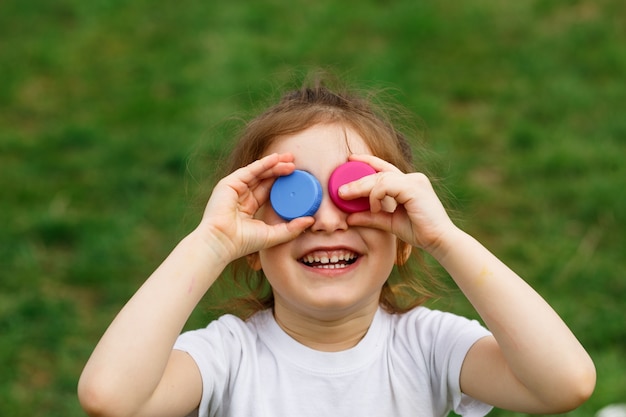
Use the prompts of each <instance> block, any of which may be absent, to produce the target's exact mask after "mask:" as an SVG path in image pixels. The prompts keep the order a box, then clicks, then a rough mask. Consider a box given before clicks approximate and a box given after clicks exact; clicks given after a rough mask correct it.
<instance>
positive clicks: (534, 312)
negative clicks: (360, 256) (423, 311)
mask: <svg viewBox="0 0 626 417" xmlns="http://www.w3.org/2000/svg"><path fill="white" fill-rule="evenodd" d="M351 158H352V159H356V160H362V161H364V162H367V163H369V164H370V165H372V166H373V167H374V168H376V170H377V171H379V173H378V174H377V175H373V176H371V177H365V178H363V179H361V180H359V181H355V182H353V183H351V184H348V185H347V186H344V187H345V188H342V189H341V190H340V192H341V195H342V197H346V198H355V197H360V196H369V198H370V206H371V212H362V213H355V214H352V215H351V216H350V218H349V223H350V224H351V225H354V226H356V225H360V226H369V227H377V228H381V229H383V230H387V231H390V232H392V233H394V234H395V235H397V236H398V237H399V238H400V239H402V240H404V241H405V242H408V243H410V244H412V245H413V246H415V247H419V248H423V249H424V250H425V251H427V252H428V253H430V254H431V255H432V256H433V257H434V258H435V259H436V260H437V261H438V262H439V263H440V264H441V265H442V266H443V267H444V268H445V269H446V270H447V271H448V273H449V274H450V276H451V277H452V278H453V279H454V280H455V282H456V283H457V285H458V286H459V288H460V289H461V290H462V291H463V293H464V294H465V296H466V297H467V298H468V300H469V301H470V302H471V303H472V305H473V306H474V308H475V309H476V311H477V312H478V313H479V314H480V316H481V317H482V319H483V320H484V322H485V324H486V325H487V327H488V328H489V329H490V330H491V332H492V333H493V337H487V338H483V339H481V340H480V341H478V342H477V343H476V344H475V345H474V346H473V347H472V348H471V349H470V351H469V352H468V354H467V356H466V359H465V361H464V364H463V367H462V370H461V388H462V390H463V392H464V393H466V394H468V395H470V396H472V397H474V398H476V399H479V400H482V401H484V402H486V403H489V404H492V405H495V406H498V407H502V408H507V409H511V410H515V411H521V412H531V413H555V412H563V411H566V410H569V409H572V408H575V407H577V406H578V405H580V404H581V403H582V402H583V401H585V400H586V399H587V398H588V397H589V396H590V395H591V393H592V391H593V388H594V386H595V368H594V365H593V363H592V361H591V359H590V357H589V355H588V354H587V352H586V351H585V350H584V348H583V347H582V346H581V345H580V343H579V342H578V341H577V339H576V338H575V337H574V335H573V334H572V333H571V331H570V330H569V329H568V327H567V326H566V325H565V323H563V321H562V320H561V319H560V318H559V317H558V315H557V314H556V313H555V312H554V310H553V309H552V308H551V307H550V306H549V305H548V304H547V303H546V302H545V301H544V300H543V298H542V297H541V296H540V295H539V294H537V293H536V292H535V291H534V290H533V289H532V288H531V287H530V286H529V285H528V284H527V283H526V282H525V281H524V280H522V279H521V278H520V277H519V276H518V275H517V274H515V273H514V272H513V271H512V270H511V269H509V268H508V267H507V266H506V265H505V264H504V263H502V262H501V261H500V260H499V259H498V258H496V257H495V256H494V255H492V254H491V253H490V252H489V251H488V250H487V249H485V248H484V247H483V246H482V245H481V244H480V243H479V242H478V241H476V240H475V239H474V238H472V237H471V236H469V235H468V234H466V233H464V232H463V231H462V230H460V229H458V228H457V227H456V226H455V225H454V224H453V223H452V221H451V220H450V218H449V217H448V215H447V214H446V212H445V209H444V208H443V205H442V204H441V202H440V201H439V199H438V197H437V196H436V194H435V192H434V191H433V189H432V186H431V184H430V182H429V181H428V179H427V178H426V177H425V176H424V175H422V174H416V173H414V174H403V173H401V172H400V171H399V170H398V169H397V168H395V167H394V166H393V165H390V164H388V163H387V162H385V161H382V160H380V159H378V158H375V157H372V156H366V155H358V156H357V155H353V156H352V157H351ZM388 198H393V199H394V200H395V201H396V203H397V204H398V205H399V206H398V208H397V209H396V210H395V211H393V212H392V213H389V212H386V211H384V210H382V209H383V201H384V200H385V199H388Z"/></svg>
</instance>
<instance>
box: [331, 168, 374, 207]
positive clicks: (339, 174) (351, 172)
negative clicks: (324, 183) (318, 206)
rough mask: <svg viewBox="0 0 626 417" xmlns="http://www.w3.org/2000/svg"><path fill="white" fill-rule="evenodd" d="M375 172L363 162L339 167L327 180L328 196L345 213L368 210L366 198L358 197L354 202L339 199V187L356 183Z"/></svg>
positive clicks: (368, 204)
mask: <svg viewBox="0 0 626 417" xmlns="http://www.w3.org/2000/svg"><path fill="white" fill-rule="evenodd" d="M375 173H376V170H375V169H374V168H372V167H371V166H370V165H368V164H366V163H365V162H360V161H350V162H346V163H345V164H341V165H339V166H338V167H337V168H335V170H334V171H333V173H332V174H330V179H329V180H328V194H330V199H331V200H332V201H333V203H335V205H336V206H337V207H339V208H340V209H341V210H343V211H345V212H347V213H356V212H358V211H365V210H369V208H370V202H369V199H368V198H367V197H360V198H356V199H354V200H344V199H342V198H341V197H339V193H338V191H339V187H341V186H342V185H344V184H346V183H349V182H352V181H356V180H358V179H359V178H362V177H365V176H368V175H372V174H375Z"/></svg>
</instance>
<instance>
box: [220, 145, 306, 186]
mask: <svg viewBox="0 0 626 417" xmlns="http://www.w3.org/2000/svg"><path fill="white" fill-rule="evenodd" d="M294 169H295V164H294V163H293V155H291V154H289V153H287V154H276V153H274V154H270V155H267V156H265V157H263V158H261V159H259V160H256V161H254V162H252V163H251V164H249V165H246V166H245V167H242V168H239V169H237V170H235V171H234V172H233V173H232V174H231V175H229V176H228V177H227V178H228V179H230V180H232V181H228V183H229V185H230V186H231V187H233V188H234V189H235V190H236V191H237V192H238V193H239V194H242V193H245V192H246V191H247V189H249V188H253V187H256V186H257V185H258V184H259V183H261V182H262V181H264V180H266V179H274V178H276V177H279V176H283V175H288V174H290V173H292V172H293V170H294Z"/></svg>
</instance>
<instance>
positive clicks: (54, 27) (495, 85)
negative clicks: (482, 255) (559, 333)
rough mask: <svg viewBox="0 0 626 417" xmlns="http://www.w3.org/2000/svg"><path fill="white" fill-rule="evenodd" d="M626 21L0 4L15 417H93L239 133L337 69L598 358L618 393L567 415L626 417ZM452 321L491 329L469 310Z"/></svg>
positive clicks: (560, 1)
mask: <svg viewBox="0 0 626 417" xmlns="http://www.w3.org/2000/svg"><path fill="white" fill-rule="evenodd" d="M624 16H626V3H624V2H622V1H620V0H596V1H592V0H580V1H576V0H548V1H539V0H536V1H531V0H529V1H521V2H501V1H497V0H477V1H472V2H469V1H459V2H442V1H436V0H422V1H415V0H398V1H389V2H379V1H373V0H366V1H359V2H357V1H355V0H347V1H343V2H333V1H329V0H318V1H315V2H307V1H292V2H287V1H278V0H273V1H250V0H241V1H231V2H224V3H220V4H216V2H208V1H192V0H180V1H177V2H172V3H169V2H159V3H158V4H157V3H156V2H149V1H146V0H135V1H133V2H125V1H118V0H108V1H107V0H95V1H79V0H59V1H55V2H49V1H43V0H31V1H27V2H24V1H18V0H4V1H2V2H0V190H1V191H0V265H2V272H1V275H0V369H1V372H2V378H0V415H2V416H16V417H21V416H37V417H39V416H41V417H43V416H46V417H55V416H59V417H60V416H63V417H72V416H81V415H84V414H83V413H82V411H81V410H80V407H79V405H78V402H77V400H76V394H75V389H76V382H77V378H78V376H79V374H80V371H81V369H82V367H83V365H84V363H85V361H86V360H87V358H88V356H89V354H90V352H91V350H92V349H93V347H94V346H95V344H96V343H97V341H98V338H99V337H100V335H101V334H102V333H103V331H104V330H105V328H106V326H107V325H108V323H110V321H111V320H112V318H113V317H114V315H115V314H116V312H117V311H118V310H119V309H120V308H121V306H122V305H123V304H124V302H125V301H126V300H127V299H128V297H130V296H131V295H132V293H133V292H134V291H135V290H136V289H137V287H138V286H139V285H140V284H141V283H142V281H143V280H144V279H145V278H146V277H147V276H148V275H149V274H150V273H151V272H152V270H153V269H154V268H155V267H156V266H157V265H158V264H159V263H160V261H161V260H162V259H163V258H164V257H165V256H166V255H167V254H168V253H169V251H170V250H171V249H172V248H173V246H174V245H175V244H176V243H177V242H178V241H179V240H180V239H181V238H182V237H183V236H184V235H185V234H186V233H187V232H188V231H189V230H190V229H191V228H193V227H194V225H195V224H197V222H198V220H199V216H200V215H201V213H202V206H203V203H204V201H206V198H207V197H208V193H209V192H210V181H211V173H212V171H213V170H214V167H215V164H216V163H217V161H218V160H219V158H220V157H221V156H222V155H224V153H225V152H227V150H228V146H229V144H230V142H229V140H230V138H231V136H230V133H231V132H232V127H233V125H234V123H233V122H232V121H233V120H235V119H237V118H240V117H242V116H243V117H247V116H249V115H250V114H254V112H255V111H258V110H259V109H260V108H262V107H263V105H264V104H265V103H267V101H268V100H269V99H271V98H272V97H275V93H276V91H277V90H278V89H279V88H280V87H281V86H282V85H285V84H288V83H290V82H292V80H293V79H296V80H297V79H299V78H301V77H302V74H305V73H306V71H307V70H309V69H310V68H317V67H322V68H330V69H332V70H333V71H334V72H336V73H338V74H339V75H340V76H341V77H343V78H345V79H347V80H348V81H350V82H352V83H354V84H355V85H357V86H359V87H365V88H387V89H389V91H391V92H393V94H394V96H395V99H396V100H397V101H398V102H400V103H401V104H402V105H403V106H405V107H406V108H407V109H408V110H409V111H410V112H411V113H413V114H414V115H415V117H416V118H418V119H417V120H418V121H419V123H420V125H421V126H422V127H423V129H422V130H423V138H422V140H423V142H424V143H425V144H426V146H427V147H428V149H429V153H428V154H427V158H426V159H425V161H424V164H426V167H427V168H428V169H429V170H430V171H431V172H433V173H434V175H435V176H436V177H437V178H438V179H439V188H440V191H441V192H444V191H445V192H446V194H449V195H450V196H452V197H451V199H450V200H451V201H450V206H451V209H452V210H453V211H454V213H455V218H457V219H458V222H459V224H461V225H462V226H463V227H464V228H465V229H466V230H467V231H469V232H470V233H472V234H473V235H474V236H476V237H477V238H478V239H479V240H481V241H482V242H483V243H484V244H485V245H486V246H487V247H489V248H490V249H491V250H492V251H494V252H495V253H496V254H498V255H499V256H500V257H501V258H502V259H503V260H504V261H505V262H507V263H508V264H509V265H511V266H512V267H513V268H514V269H515V270H517V271H518V272H519V273H520V274H521V275H522V276H524V277H525V278H526V279H527V281H528V282H529V283H531V284H532V285H533V287H535V288H536V289H537V290H538V291H539V292H540V293H541V294H542V295H543V296H544V297H545V298H546V299H547V300H548V301H549V302H550V303H551V304H552V305H553V306H554V307H555V309H556V310H557V311H558V312H559V314H561V316H562V317H563V318H564V319H565V321H566V322H567V323H568V324H569V325H570V326H571V328H572V330H573V331H574V332H575V333H576V334H577V336H578V337H579V339H580V340H581V341H582V343H583V344H584V345H585V346H586V347H587V348H588V350H589V351H590V353H591V354H592V356H593V358H594V360H595V363H596V366H597V369H598V384H597V389H596V392H595V394H594V395H593V397H592V398H591V399H590V401H589V402H588V403H586V404H585V405H584V406H583V407H581V408H580V409H579V410H576V411H573V412H571V413H569V414H567V415H568V416H581V417H582V416H592V415H593V414H594V412H595V411H596V410H598V409H599V408H601V407H603V406H605V405H607V404H609V403H614V402H626V383H625V382H626V324H625V316H626V307H625V306H626V304H625V303H624V299H626V278H625V277H624V270H625V269H626V268H625V267H626V258H625V254H626V239H625V236H626V193H624V187H625V186H626V164H624V162H623V160H624V158H625V157H626V117H625V116H624V111H625V110H626V105H625V103H626V82H624V80H625V79H626V53H624V52H625V49H624V45H626V23H625V20H624ZM438 306H439V307H441V308H445V309H449V310H451V311H455V312H458V313H461V314H465V315H469V316H475V313H474V312H473V311H472V309H471V307H470V306H469V305H468V304H467V302H466V301H464V299H463V297H462V295H461V294H459V293H458V292H457V293H454V294H453V295H452V296H451V297H450V298H448V299H446V300H441V301H440V302H439V304H438ZM211 317H212V316H211V315H210V314H209V313H207V312H206V310H205V309H203V308H202V306H200V307H199V308H198V309H197V311H196V312H195V313H194V315H193V316H192V317H191V319H190V321H189V324H188V328H193V327H198V326H202V325H203V324H204V323H206V322H207V321H208V320H210V319H211ZM491 415H493V416H508V417H512V416H520V414H515V413H511V412H506V411H502V410H494V411H493V412H492V414H491Z"/></svg>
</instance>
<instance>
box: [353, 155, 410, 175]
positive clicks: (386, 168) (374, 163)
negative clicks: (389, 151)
mask: <svg viewBox="0 0 626 417" xmlns="http://www.w3.org/2000/svg"><path fill="white" fill-rule="evenodd" d="M348 159H349V160H350V161H360V162H365V163H366V164H368V165H370V166H371V167H372V168H374V169H375V170H376V171H377V172H402V171H400V169H399V168H397V167H396V166H395V165H393V164H391V163H389V162H387V161H385V160H384V159H380V158H379V157H377V156H374V155H368V154H352V155H350V156H349V158H348Z"/></svg>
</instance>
